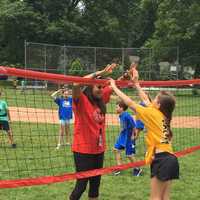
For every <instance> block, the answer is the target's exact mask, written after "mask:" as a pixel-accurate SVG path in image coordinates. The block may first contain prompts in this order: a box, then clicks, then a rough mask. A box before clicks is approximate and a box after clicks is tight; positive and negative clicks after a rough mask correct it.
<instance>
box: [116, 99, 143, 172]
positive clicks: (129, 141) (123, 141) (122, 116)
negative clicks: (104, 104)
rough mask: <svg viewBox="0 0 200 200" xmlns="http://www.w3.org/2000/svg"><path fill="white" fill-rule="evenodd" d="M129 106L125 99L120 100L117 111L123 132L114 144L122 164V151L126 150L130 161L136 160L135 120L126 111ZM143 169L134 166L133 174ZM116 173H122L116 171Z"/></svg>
mask: <svg viewBox="0 0 200 200" xmlns="http://www.w3.org/2000/svg"><path fill="white" fill-rule="evenodd" d="M127 109H128V106H127V105H126V104H125V103H124V102H123V101H118V102H117V105H116V112H117V113H118V114H119V120H120V127H121V132H120V134H119V136H118V138H117V141H116V143H115V145H114V153H115V158H116V161H117V164H118V165H121V164H122V163H121V151H122V150H125V152H126V156H127V158H128V159H129V160H130V162H134V161H135V121H134V119H133V118H132V116H131V115H130V114H129V113H128V112H126V110H127ZM141 172H142V169H140V168H134V169H133V176H140V174H141ZM114 174H115V175H118V174H120V171H116V172H115V173H114Z"/></svg>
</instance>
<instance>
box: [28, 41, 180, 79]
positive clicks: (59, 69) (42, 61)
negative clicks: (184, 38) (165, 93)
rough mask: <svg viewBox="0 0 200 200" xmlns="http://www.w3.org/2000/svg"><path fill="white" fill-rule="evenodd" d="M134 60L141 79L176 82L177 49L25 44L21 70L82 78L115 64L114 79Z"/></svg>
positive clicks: (177, 69)
mask: <svg viewBox="0 0 200 200" xmlns="http://www.w3.org/2000/svg"><path fill="white" fill-rule="evenodd" d="M134 60H139V61H140V65H139V71H140V77H141V78H142V79H144V80H168V79H179V74H180V73H179V72H180V65H179V49H178V48H177V47H172V48H162V49H157V50H154V49H151V48H106V47H81V46H65V45H63V46H59V45H52V44H43V43H32V42H25V68H26V69H30V70H37V71H42V72H50V73H60V74H65V75H77V76H82V75H84V74H87V73H90V72H94V71H96V70H99V69H102V68H103V67H104V66H106V65H107V64H109V63H112V62H116V63H118V64H119V67H118V69H117V70H116V71H115V72H114V75H113V76H114V77H117V76H119V75H120V74H121V73H123V71H125V70H126V69H128V68H129V66H130V64H131V62H133V61H134Z"/></svg>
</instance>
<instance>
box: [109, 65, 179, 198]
mask: <svg viewBox="0 0 200 200" xmlns="http://www.w3.org/2000/svg"><path fill="white" fill-rule="evenodd" d="M138 77H139V76H138V72H137V70H136V69H135V68H132V69H131V79H132V80H133V81H134V83H135V87H136V89H137V90H138V93H139V96H140V98H141V99H142V101H143V102H144V103H145V105H147V106H146V107H143V106H141V105H139V104H137V103H136V102H135V101H133V100H132V99H131V98H129V97H128V96H127V95H126V94H124V93H123V92H122V91H121V90H119V89H118V88H117V86H116V84H115V81H114V80H113V79H111V80H110V85H111V87H112V88H113V90H114V92H115V93H116V94H117V95H118V96H119V97H120V98H121V99H122V100H123V101H124V102H125V104H126V105H128V106H129V107H130V108H131V109H132V110H134V111H135V113H136V116H137V117H138V118H139V119H140V120H141V121H142V122H143V123H144V125H145V127H146V129H147V134H146V138H145V140H146V146H147V152H146V156H145V161H146V164H150V165H151V194H150V200H169V199H170V197H169V194H170V185H171V182H172V179H178V178H179V164H178V160H177V158H176V156H175V155H174V154H173V150H172V145H171V139H172V131H171V129H170V122H171V119H172V112H173V110H174V108H175V98H174V97H173V96H172V95H171V94H169V93H167V92H165V91H162V92H159V93H158V94H157V96H156V97H155V99H154V100H153V101H152V102H150V101H149V98H148V96H147V95H146V94H145V92H144V91H143V90H142V88H141V87H140V85H139V82H138Z"/></svg>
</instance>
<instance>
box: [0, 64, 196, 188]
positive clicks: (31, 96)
mask: <svg viewBox="0 0 200 200" xmlns="http://www.w3.org/2000/svg"><path fill="white" fill-rule="evenodd" d="M0 74H4V75H7V76H8V77H20V78H21V79H22V80H26V81H28V82H33V83H34V84H36V83H40V84H41V85H45V87H26V84H24V83H23V84H22V85H21V87H16V85H14V86H13V85H9V84H5V85H4V86H2V87H1V97H0V100H4V101H6V102H7V104H8V106H9V111H10V115H11V121H10V122H9V124H10V127H11V129H12V132H13V135H14V141H15V143H16V144H17V148H11V147H10V145H9V143H8V137H7V135H6V133H5V131H3V130H0V132H1V134H0V162H1V165H0V174H1V177H0V188H13V187H22V186H31V185H43V184H49V183H56V182H63V181H67V180H73V179H77V178H85V177H91V176H94V175H103V174H107V173H111V172H113V171H115V170H125V169H128V168H132V167H140V166H143V165H144V161H143V158H144V154H145V145H144V137H145V132H143V133H141V134H140V137H139V139H138V140H137V142H136V143H137V144H136V158H137V160H138V161H137V162H134V163H129V162H128V160H127V158H126V156H125V155H124V154H122V160H123V163H124V164H122V165H120V166H119V165H118V166H117V164H116V161H115V156H114V153H113V147H114V144H115V142H116V139H117V137H118V135H119V133H120V125H119V120H118V115H117V113H116V111H115V107H116V102H117V100H118V99H117V98H116V96H115V94H114V93H113V95H112V96H111V100H110V102H109V104H108V105H107V114H106V144H107V149H106V152H105V160H104V167H103V168H102V169H96V170H91V171H86V172H80V173H75V167H74V161H73V153H72V151H71V146H70V145H63V146H61V148H60V149H59V150H57V149H56V145H57V140H58V133H59V126H60V125H59V119H58V107H57V105H56V104H55V103H54V101H53V100H52V98H51V97H50V95H51V94H52V93H53V92H54V91H55V90H57V89H59V88H61V87H63V85H65V86H66V85H67V88H68V89H69V90H71V89H72V84H73V83H80V84H82V85H93V84H102V85H104V84H107V80H106V79H101V80H96V79H95V80H93V79H86V78H82V77H76V76H65V75H60V74H51V73H44V72H37V71H31V70H22V69H15V68H9V67H4V66H0ZM140 83H141V85H142V87H144V89H145V90H147V91H148V93H149V94H150V96H151V97H152V98H153V97H154V96H155V95H156V93H157V92H158V91H159V90H168V91H171V92H172V93H173V94H174V95H175V96H176V101H177V106H176V109H175V112H174V117H173V121H172V128H173V133H174V137H173V148H174V151H175V152H176V155H177V156H184V155H187V154H189V153H192V152H194V151H197V150H200V142H199V141H200V106H199V95H198V92H199V91H198V90H200V79H194V80H177V81H141V82H140ZM117 85H118V86H119V87H121V88H122V90H123V91H124V92H125V93H127V94H128V95H129V96H131V97H132V98H134V100H136V101H138V102H139V98H138V96H137V92H136V91H135V90H134V88H133V87H132V83H131V82H130V81H117ZM194 90H195V91H198V92H194ZM129 112H130V113H131V114H132V115H133V113H132V112H131V111H129ZM133 117H134V116H133ZM73 126H74V123H73V121H72V123H71V124H70V139H71V142H72V138H73Z"/></svg>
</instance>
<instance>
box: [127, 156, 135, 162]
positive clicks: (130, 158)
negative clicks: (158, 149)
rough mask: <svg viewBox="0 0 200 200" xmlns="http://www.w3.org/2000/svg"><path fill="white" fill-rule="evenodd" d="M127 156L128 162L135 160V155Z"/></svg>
mask: <svg viewBox="0 0 200 200" xmlns="http://www.w3.org/2000/svg"><path fill="white" fill-rule="evenodd" d="M127 158H128V159H129V160H130V162H135V161H136V160H135V157H134V156H127Z"/></svg>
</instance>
